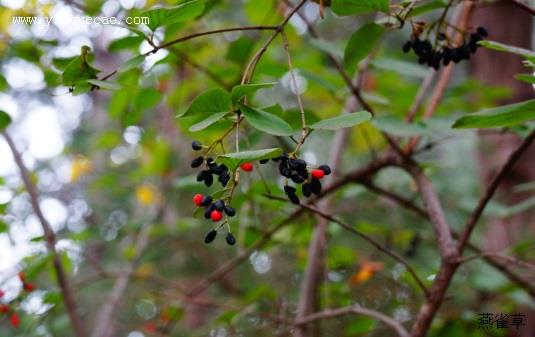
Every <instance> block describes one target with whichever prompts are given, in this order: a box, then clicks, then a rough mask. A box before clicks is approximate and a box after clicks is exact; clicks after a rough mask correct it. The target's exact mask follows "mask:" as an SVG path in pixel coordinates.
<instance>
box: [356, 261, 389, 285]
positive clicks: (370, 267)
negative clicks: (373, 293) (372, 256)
mask: <svg viewBox="0 0 535 337" xmlns="http://www.w3.org/2000/svg"><path fill="white" fill-rule="evenodd" d="M383 267H384V265H383V263H382V262H373V261H364V262H362V264H361V265H360V268H359V270H358V271H357V272H356V273H355V274H353V276H351V278H350V279H349V284H350V285H352V286H355V285H358V284H361V283H364V282H366V281H368V280H369V279H370V278H372V277H373V275H374V274H375V273H376V272H378V271H381V270H383Z"/></svg>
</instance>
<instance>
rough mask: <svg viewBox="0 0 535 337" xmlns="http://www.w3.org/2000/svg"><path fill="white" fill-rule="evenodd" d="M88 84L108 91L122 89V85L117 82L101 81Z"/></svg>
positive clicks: (91, 81)
mask: <svg viewBox="0 0 535 337" xmlns="http://www.w3.org/2000/svg"><path fill="white" fill-rule="evenodd" d="M87 82H88V83H90V84H93V85H96V86H97V87H100V88H101V89H108V90H119V89H121V85H120V84H119V83H116V82H110V81H101V80H93V79H92V80H87Z"/></svg>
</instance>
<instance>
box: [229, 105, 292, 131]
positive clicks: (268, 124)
mask: <svg viewBox="0 0 535 337" xmlns="http://www.w3.org/2000/svg"><path fill="white" fill-rule="evenodd" d="M239 106H240V110H241V112H242V114H243V115H244V116H245V119H246V120H247V121H248V122H249V123H250V124H251V125H252V126H253V127H254V128H256V129H258V130H260V131H263V132H266V133H269V134H271V135H275V136H289V135H291V134H292V133H293V130H292V127H291V126H290V125H289V124H288V123H286V122H285V121H284V120H283V119H281V118H280V117H277V116H275V115H273V114H270V113H269V112H265V111H262V110H258V109H254V108H251V107H250V106H247V105H244V104H240V105H239Z"/></svg>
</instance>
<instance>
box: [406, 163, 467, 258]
mask: <svg viewBox="0 0 535 337" xmlns="http://www.w3.org/2000/svg"><path fill="white" fill-rule="evenodd" d="M406 169H407V170H408V172H409V173H410V174H411V175H412V177H413V178H414V181H415V183H416V185H417V186H418V190H419V191H420V194H421V195H422V198H423V200H424V204H425V207H426V209H427V214H429V218H430V220H431V223H432V224H433V229H434V230H435V234H436V236H437V241H438V248H439V251H440V256H441V257H442V259H443V260H444V261H449V262H453V261H455V259H456V257H457V251H456V250H455V245H454V243H453V238H452V234H451V228H450V226H449V224H448V222H447V220H446V216H445V215H444V210H443V209H442V206H441V204H440V201H439V200H438V196H437V193H436V191H435V189H434V187H433V184H432V183H431V181H430V180H429V178H427V176H426V175H425V174H424V172H423V171H422V169H421V168H420V167H419V166H418V165H417V164H415V163H409V164H407V166H406Z"/></svg>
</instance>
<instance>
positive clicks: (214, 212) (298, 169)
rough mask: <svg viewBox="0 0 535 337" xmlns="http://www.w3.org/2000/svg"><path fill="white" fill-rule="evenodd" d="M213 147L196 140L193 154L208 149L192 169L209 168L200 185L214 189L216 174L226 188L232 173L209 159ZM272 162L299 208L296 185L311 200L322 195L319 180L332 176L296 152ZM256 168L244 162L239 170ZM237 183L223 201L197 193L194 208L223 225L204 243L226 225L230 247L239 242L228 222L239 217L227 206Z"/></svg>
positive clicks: (199, 177)
mask: <svg viewBox="0 0 535 337" xmlns="http://www.w3.org/2000/svg"><path fill="white" fill-rule="evenodd" d="M213 146H214V144H212V145H210V146H204V145H202V144H201V143H200V142H198V141H193V142H192V144H191V147H192V149H193V150H194V151H200V150H202V149H204V148H206V149H207V150H206V151H205V153H204V155H203V156H199V157H197V158H195V159H193V161H192V162H191V167H192V168H197V167H200V166H201V165H203V164H204V165H205V166H206V169H203V170H202V171H201V172H200V173H199V174H198V175H197V181H198V182H204V184H205V185H206V186H211V185H212V184H213V181H214V178H213V175H214V174H215V175H217V176H219V182H221V184H222V185H223V187H226V186H227V183H228V182H229V180H230V178H231V173H230V171H229V169H228V168H227V167H226V166H225V165H224V164H220V165H218V164H217V163H215V161H214V159H213V158H210V157H208V154H209V153H210V152H211V150H212V149H213ZM269 161H270V159H267V158H266V159H261V160H259V162H260V164H267V163H268V162H269ZM271 161H273V162H277V163H278V164H279V172H280V174H281V175H282V176H283V177H285V178H286V182H285V186H284V192H285V193H286V195H287V196H288V199H289V200H290V201H291V202H292V203H294V204H296V205H299V203H300V201H299V197H298V196H297V185H301V192H302V194H303V195H304V196H305V197H307V198H309V197H311V196H312V195H313V194H316V195H318V194H320V193H321V182H320V180H321V179H322V178H323V177H324V176H326V175H329V174H331V168H330V167H329V166H328V165H320V166H319V167H314V166H312V165H309V164H308V163H307V162H306V161H305V160H303V159H299V158H297V157H296V156H295V154H294V153H292V154H288V153H284V154H282V155H281V156H279V157H276V158H271ZM253 168H254V165H253V163H250V162H245V163H242V164H241V165H240V169H241V170H242V171H244V172H251V171H252V170H253ZM290 180H291V181H292V182H293V183H294V184H295V185H296V186H290V185H289V184H288V183H289V181H290ZM236 183H237V181H236V180H235V181H233V185H231V186H229V187H226V188H225V189H224V190H223V194H225V193H226V197H223V198H221V196H219V195H218V197H217V198H216V199H218V200H214V198H215V196H214V197H213V196H210V195H203V194H196V195H194V196H193V203H194V204H195V206H197V207H199V208H200V207H204V218H205V219H211V220H212V221H213V222H215V223H219V222H220V221H222V220H223V221H222V222H221V223H220V224H218V225H217V226H216V227H215V228H213V229H212V230H210V231H209V232H208V233H207V234H206V236H205V238H204V242H205V243H211V242H212V241H214V240H215V238H216V236H217V233H218V231H219V229H221V228H222V227H223V226H225V225H227V226H226V227H227V235H226V238H225V240H226V242H227V243H228V244H229V245H234V244H235V243H236V238H235V237H234V235H232V233H231V232H230V227H229V221H228V217H233V216H235V215H236V210H235V209H234V208H232V207H231V206H230V205H228V204H227V203H228V202H229V200H231V198H232V193H233V191H234V188H235V187H236ZM225 201H226V202H225ZM223 218H225V219H223Z"/></svg>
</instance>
